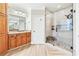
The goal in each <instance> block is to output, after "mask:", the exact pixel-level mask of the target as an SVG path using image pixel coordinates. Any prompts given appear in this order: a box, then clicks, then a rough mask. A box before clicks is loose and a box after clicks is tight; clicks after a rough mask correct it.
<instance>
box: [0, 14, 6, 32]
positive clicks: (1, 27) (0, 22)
mask: <svg viewBox="0 0 79 59" xmlns="http://www.w3.org/2000/svg"><path fill="white" fill-rule="evenodd" d="M6 20H7V19H6V16H5V15H0V33H6V32H7V21H6Z"/></svg>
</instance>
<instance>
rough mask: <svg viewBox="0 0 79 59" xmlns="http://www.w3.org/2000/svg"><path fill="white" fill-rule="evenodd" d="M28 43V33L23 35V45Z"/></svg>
mask: <svg viewBox="0 0 79 59" xmlns="http://www.w3.org/2000/svg"><path fill="white" fill-rule="evenodd" d="M26 43H27V36H26V33H23V34H22V44H26Z"/></svg>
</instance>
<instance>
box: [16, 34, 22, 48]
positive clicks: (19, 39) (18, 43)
mask: <svg viewBox="0 0 79 59" xmlns="http://www.w3.org/2000/svg"><path fill="white" fill-rule="evenodd" d="M16 39H17V42H16V43H17V44H16V45H17V47H18V46H20V45H22V35H21V34H17V38H16Z"/></svg>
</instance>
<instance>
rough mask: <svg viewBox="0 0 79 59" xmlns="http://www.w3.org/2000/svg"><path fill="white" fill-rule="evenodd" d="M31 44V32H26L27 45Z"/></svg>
mask: <svg viewBox="0 0 79 59" xmlns="http://www.w3.org/2000/svg"><path fill="white" fill-rule="evenodd" d="M29 42H31V32H27V43H29Z"/></svg>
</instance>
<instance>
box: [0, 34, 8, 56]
mask: <svg viewBox="0 0 79 59" xmlns="http://www.w3.org/2000/svg"><path fill="white" fill-rule="evenodd" d="M6 51H7V38H6V34H0V54H2V53H4V52H6Z"/></svg>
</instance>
